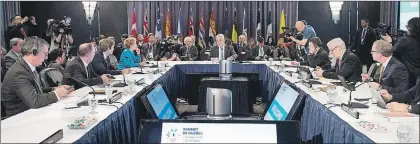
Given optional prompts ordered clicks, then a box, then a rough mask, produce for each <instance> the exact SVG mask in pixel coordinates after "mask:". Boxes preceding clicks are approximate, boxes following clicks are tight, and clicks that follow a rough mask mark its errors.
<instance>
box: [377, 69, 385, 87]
mask: <svg viewBox="0 0 420 144" xmlns="http://www.w3.org/2000/svg"><path fill="white" fill-rule="evenodd" d="M384 70H385V68H384V67H383V65H381V70H380V71H379V79H378V83H379V84H380V83H381V79H382V73H384Z"/></svg>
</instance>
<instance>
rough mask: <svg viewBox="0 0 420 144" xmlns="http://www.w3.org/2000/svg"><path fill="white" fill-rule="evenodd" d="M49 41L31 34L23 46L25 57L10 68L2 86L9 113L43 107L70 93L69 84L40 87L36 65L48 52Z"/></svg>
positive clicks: (9, 114) (2, 94) (6, 108)
mask: <svg viewBox="0 0 420 144" xmlns="http://www.w3.org/2000/svg"><path fill="white" fill-rule="evenodd" d="M48 47H49V45H48V43H47V42H46V41H45V40H43V39H41V38H37V37H28V38H27V39H26V40H25V41H24V43H23V46H22V54H23V58H21V59H19V60H18V61H17V62H16V64H14V65H13V66H12V67H10V69H9V71H8V72H7V73H6V77H5V79H4V81H3V86H2V89H1V97H2V99H1V100H2V102H3V104H4V108H5V111H6V115H7V116H13V115H15V114H18V113H20V112H23V111H26V110H28V109H33V108H40V107H44V106H46V105H48V104H51V103H54V102H56V101H57V100H59V99H60V98H62V97H63V96H65V95H67V94H68V93H69V92H71V91H72V90H71V88H70V87H69V86H66V85H63V86H58V87H56V88H55V89H54V88H43V87H41V83H40V79H39V74H38V72H37V71H36V69H35V67H36V66H38V65H41V63H42V62H43V61H44V60H45V57H46V56H47V55H48Z"/></svg>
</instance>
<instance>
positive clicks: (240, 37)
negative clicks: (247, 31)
mask: <svg viewBox="0 0 420 144" xmlns="http://www.w3.org/2000/svg"><path fill="white" fill-rule="evenodd" d="M245 41H246V37H245V35H244V34H241V35H240V36H239V42H240V43H245Z"/></svg>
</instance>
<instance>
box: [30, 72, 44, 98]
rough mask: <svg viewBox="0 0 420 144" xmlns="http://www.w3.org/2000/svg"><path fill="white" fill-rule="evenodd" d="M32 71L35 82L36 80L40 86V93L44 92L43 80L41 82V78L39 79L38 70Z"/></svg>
mask: <svg viewBox="0 0 420 144" xmlns="http://www.w3.org/2000/svg"><path fill="white" fill-rule="evenodd" d="M32 73H33V74H34V77H35V82H36V85H37V87H38V91H39V92H40V93H42V89H41V82H40V79H39V74H38V72H37V71H36V70H34V71H33V72H32Z"/></svg>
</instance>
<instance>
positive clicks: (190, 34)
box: [188, 8, 194, 36]
mask: <svg viewBox="0 0 420 144" xmlns="http://www.w3.org/2000/svg"><path fill="white" fill-rule="evenodd" d="M188 35H189V36H192V35H194V19H193V11H192V8H191V16H190V26H189V30H188Z"/></svg>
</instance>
